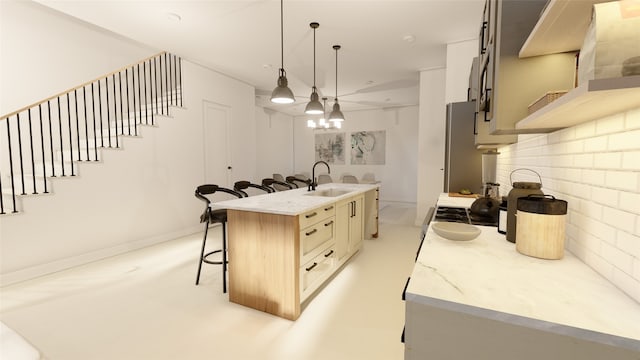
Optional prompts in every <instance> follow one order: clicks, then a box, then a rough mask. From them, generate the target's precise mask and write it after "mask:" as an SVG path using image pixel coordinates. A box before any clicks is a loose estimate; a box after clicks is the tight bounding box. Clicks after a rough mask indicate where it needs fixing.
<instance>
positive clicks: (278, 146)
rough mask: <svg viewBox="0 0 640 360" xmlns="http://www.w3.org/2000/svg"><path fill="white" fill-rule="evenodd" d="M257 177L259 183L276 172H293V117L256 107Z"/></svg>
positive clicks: (255, 181)
mask: <svg viewBox="0 0 640 360" xmlns="http://www.w3.org/2000/svg"><path fill="white" fill-rule="evenodd" d="M255 122H256V125H255V126H256V134H257V135H256V148H257V149H258V151H257V152H258V153H257V158H256V178H255V179H248V180H250V181H253V182H254V183H259V182H260V181H262V179H264V178H267V177H268V178H270V177H273V174H274V173H278V174H283V175H284V176H286V175H285V174H287V175H290V174H293V173H294V171H293V151H294V149H293V117H292V116H289V115H286V114H283V113H281V112H278V111H275V110H271V109H265V108H262V107H256V110H255Z"/></svg>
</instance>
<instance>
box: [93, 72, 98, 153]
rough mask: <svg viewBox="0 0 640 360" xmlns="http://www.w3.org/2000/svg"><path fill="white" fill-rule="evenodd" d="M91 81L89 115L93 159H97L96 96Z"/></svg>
mask: <svg viewBox="0 0 640 360" xmlns="http://www.w3.org/2000/svg"><path fill="white" fill-rule="evenodd" d="M93 84H94V83H91V115H92V116H91V117H92V118H93V160H94V161H98V132H97V131H96V97H95V92H94V90H93Z"/></svg>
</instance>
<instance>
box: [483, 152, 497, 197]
mask: <svg viewBox="0 0 640 360" xmlns="http://www.w3.org/2000/svg"><path fill="white" fill-rule="evenodd" d="M499 154H500V153H499V152H498V151H496V150H495V149H491V150H488V151H486V152H484V153H482V195H483V196H484V197H490V198H492V199H497V200H500V184H498V183H497V182H496V177H497V163H498V155H499Z"/></svg>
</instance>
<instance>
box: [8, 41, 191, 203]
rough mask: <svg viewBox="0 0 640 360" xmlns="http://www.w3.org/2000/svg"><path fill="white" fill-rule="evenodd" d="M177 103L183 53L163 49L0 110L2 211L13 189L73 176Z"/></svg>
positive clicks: (42, 186)
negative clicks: (21, 105) (79, 165)
mask: <svg viewBox="0 0 640 360" xmlns="http://www.w3.org/2000/svg"><path fill="white" fill-rule="evenodd" d="M170 106H180V107H181V106H182V59H181V58H180V57H178V56H176V55H172V54H169V53H167V52H162V53H159V54H156V55H154V56H151V57H149V58H146V59H144V60H142V61H140V62H137V63H135V64H132V65H128V66H125V67H123V68H121V69H118V70H116V71H113V72H111V73H109V74H107V75H104V76H102V77H100V78H98V79H95V80H92V81H89V82H86V83H84V84H82V85H79V86H77V87H75V88H73V89H70V90H67V91H64V92H62V93H60V94H57V95H54V96H51V97H49V98H47V99H45V100H42V101H40V102H37V103H35V104H32V105H29V106H26V107H24V108H22V109H20V110H17V111H14V112H12V113H10V114H7V115H4V116H2V117H0V189H1V190H2V194H1V196H0V214H5V213H7V212H8V211H10V212H12V213H16V212H18V207H17V205H16V196H17V195H27V194H28V193H29V194H38V193H40V192H42V193H49V187H48V185H47V180H46V179H47V177H66V176H76V174H77V169H76V167H77V166H75V163H76V162H81V161H100V157H101V156H100V152H99V151H98V149H99V148H120V147H121V143H122V137H124V136H137V135H138V125H155V123H156V119H155V117H156V115H164V116H168V115H169V107H170Z"/></svg>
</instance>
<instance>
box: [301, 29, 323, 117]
mask: <svg viewBox="0 0 640 360" xmlns="http://www.w3.org/2000/svg"><path fill="white" fill-rule="evenodd" d="M309 26H310V27H311V28H312V29H313V87H312V88H311V97H310V98H311V100H310V101H309V103H308V104H307V107H306V108H305V109H304V113H305V114H309V115H318V114H323V113H324V107H322V104H321V103H320V100H319V98H318V89H317V88H316V29H317V28H318V27H320V24H318V23H317V22H312V23H311V24H309Z"/></svg>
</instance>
